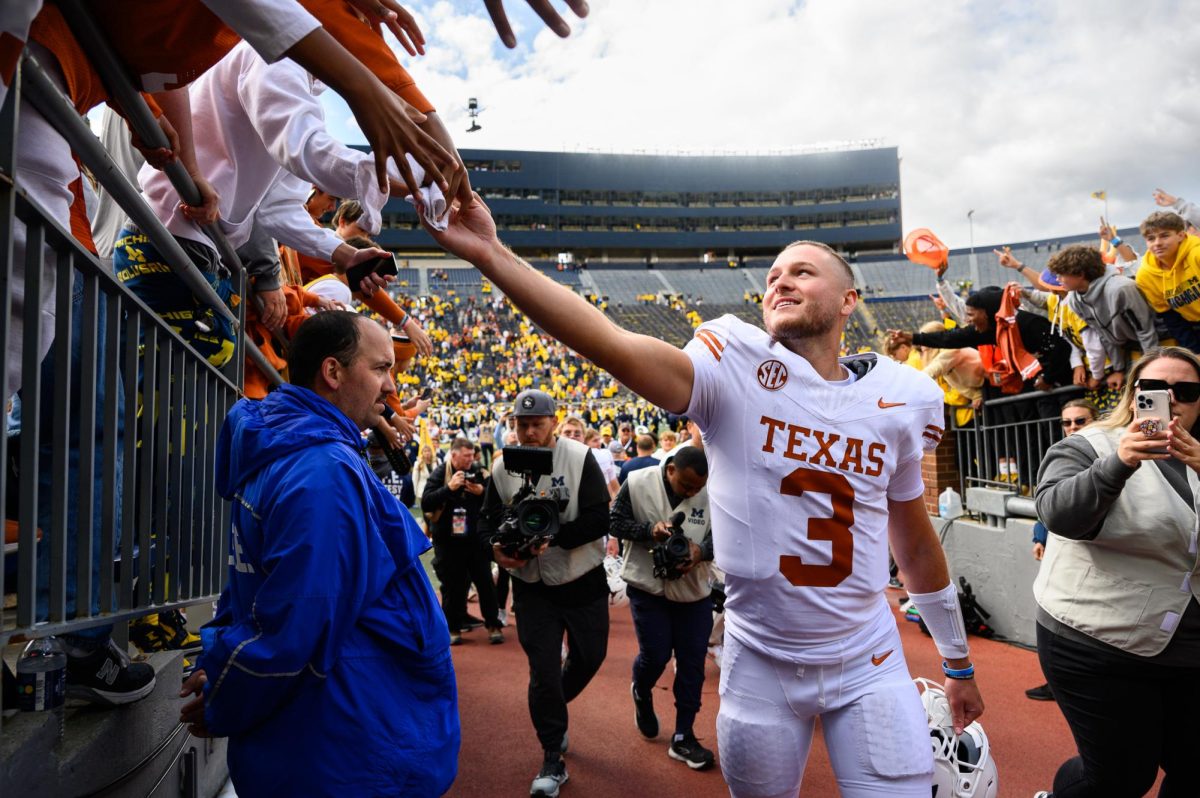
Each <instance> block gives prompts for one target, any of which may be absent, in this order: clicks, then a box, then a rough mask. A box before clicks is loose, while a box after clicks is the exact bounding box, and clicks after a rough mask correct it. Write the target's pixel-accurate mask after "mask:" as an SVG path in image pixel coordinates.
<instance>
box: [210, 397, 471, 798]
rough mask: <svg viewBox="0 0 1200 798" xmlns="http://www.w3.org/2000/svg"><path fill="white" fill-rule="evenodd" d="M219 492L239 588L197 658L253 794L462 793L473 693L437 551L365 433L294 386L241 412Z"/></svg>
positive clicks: (243, 782)
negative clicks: (462, 757)
mask: <svg viewBox="0 0 1200 798" xmlns="http://www.w3.org/2000/svg"><path fill="white" fill-rule="evenodd" d="M217 489H218V491H219V492H220V494H221V495H222V496H223V497H225V498H227V499H230V500H231V501H232V502H233V508H232V516H233V518H232V525H231V530H230V541H229V545H230V552H229V584H228V585H227V586H226V588H225V590H224V592H222V594H221V600H220V604H219V607H218V612H217V617H216V618H215V619H214V620H213V621H212V623H210V624H208V625H207V626H205V627H204V629H203V630H202V638H203V641H204V653H203V655H202V656H201V658H200V662H199V665H200V667H202V668H203V669H204V670H205V672H206V673H207V676H208V684H207V685H206V686H205V700H206V706H205V720H206V722H207V724H208V728H209V730H210V731H212V732H213V733H214V734H217V735H227V736H228V737H229V754H228V759H229V770H230V774H231V776H232V778H233V783H234V786H235V788H236V789H237V792H238V795H239V796H242V798H254V796H266V795H270V796H277V795H289V796H291V795H296V796H301V795H303V796H310V795H311V796H326V795H327V796H350V795H352V796H356V798H361V797H362V796H401V795H402V796H433V795H441V794H442V793H444V792H445V791H446V790H448V789H449V787H450V784H451V783H452V782H453V781H454V776H455V772H456V768H457V759H458V748H459V741H460V735H459V720H458V699H457V693H456V689H455V684H454V669H453V664H452V662H451V659H450V648H449V644H450V636H449V632H448V631H447V628H446V622H445V618H444V616H443V614H442V612H441V610H440V609H439V608H438V604H437V601H436V599H435V597H434V593H433V589H432V587H431V586H430V584H429V579H428V577H427V576H426V575H425V570H424V568H423V567H422V565H421V562H420V560H419V559H418V557H419V556H420V554H421V553H422V552H424V551H425V550H426V549H428V548H429V543H428V541H427V540H426V539H425V536H424V535H422V534H421V531H420V529H419V528H418V527H417V525H416V522H415V521H414V520H413V518H412V516H411V515H410V514H409V512H408V510H406V509H405V508H404V507H402V506H400V503H399V502H398V501H397V500H396V499H395V498H394V497H393V496H392V495H391V494H389V493H388V491H387V490H386V489H385V488H384V486H383V485H382V483H380V481H379V479H378V478H377V477H376V476H375V474H373V473H372V472H371V469H370V468H369V466H368V464H367V460H366V457H365V455H364V453H363V451H362V449H361V439H360V436H359V433H358V430H357V429H355V426H354V424H353V423H352V422H351V421H350V420H349V419H348V418H347V417H346V416H345V415H344V414H343V413H342V412H341V411H339V410H338V409H337V408H336V407H334V406H333V405H332V404H330V403H329V402H327V401H326V400H324V399H322V398H321V397H319V396H317V394H315V393H313V392H312V391H309V390H307V389H304V388H297V387H294V386H283V387H282V388H280V389H279V390H277V391H275V392H274V393H272V394H271V395H270V396H268V397H267V398H266V399H265V400H263V401H261V402H255V401H249V400H243V401H241V402H238V403H237V404H236V405H234V407H233V409H232V410H231V411H230V412H229V416H228V418H227V419H226V420H225V424H224V426H223V428H222V429H221V437H220V441H219V443H218V448H217Z"/></svg>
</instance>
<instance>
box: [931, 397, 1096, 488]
mask: <svg viewBox="0 0 1200 798" xmlns="http://www.w3.org/2000/svg"><path fill="white" fill-rule="evenodd" d="M1082 393H1083V389H1082V388H1079V387H1077V386H1066V387H1063V388H1057V389H1055V390H1053V391H1049V392H1038V393H1035V394H1017V395H1014V396H1005V397H1001V398H998V399H991V400H989V401H987V402H984V405H983V409H982V411H981V412H977V413H976V414H975V417H974V419H972V421H971V423H970V424H969V425H967V426H965V427H963V426H959V425H958V423H957V420H955V424H954V432H955V442H956V443H957V449H958V473H959V487H960V490H961V492H962V493H963V495H966V490H967V488H972V487H990V488H1000V489H1005V490H1010V491H1012V492H1014V493H1016V494H1023V495H1032V494H1033V491H1034V490H1035V489H1036V487H1037V470H1038V467H1039V466H1040V464H1041V462H1042V458H1043V457H1044V456H1045V454H1046V451H1047V450H1048V449H1049V448H1050V447H1051V446H1053V445H1054V444H1055V443H1057V442H1058V441H1060V440H1061V439H1062V427H1061V422H1060V420H1059V417H1058V415H1054V416H1052V417H1040V418H1033V419H1019V420H1011V417H1009V416H1007V415H1006V414H1005V413H1004V409H1006V408H1011V407H1012V406H1014V405H1016V404H1018V403H1029V402H1037V401H1038V400H1043V401H1044V400H1046V399H1052V400H1053V401H1054V402H1055V403H1058V404H1061V403H1062V402H1063V401H1066V400H1067V399H1070V398H1074V397H1075V396H1079V395H1082ZM1042 415H1043V416H1046V414H1042Z"/></svg>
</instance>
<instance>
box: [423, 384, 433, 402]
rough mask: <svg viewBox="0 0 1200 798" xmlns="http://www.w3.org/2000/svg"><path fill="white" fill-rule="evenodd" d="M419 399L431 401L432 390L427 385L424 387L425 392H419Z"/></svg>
mask: <svg viewBox="0 0 1200 798" xmlns="http://www.w3.org/2000/svg"><path fill="white" fill-rule="evenodd" d="M421 398H422V399H425V400H426V401H428V400H429V399H432V398H433V388H430V387H429V386H428V385H426V386H425V390H423V391H421Z"/></svg>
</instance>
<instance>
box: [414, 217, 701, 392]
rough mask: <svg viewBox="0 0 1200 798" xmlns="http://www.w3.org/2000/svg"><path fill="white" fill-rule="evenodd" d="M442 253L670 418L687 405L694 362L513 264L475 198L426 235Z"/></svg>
mask: <svg viewBox="0 0 1200 798" xmlns="http://www.w3.org/2000/svg"><path fill="white" fill-rule="evenodd" d="M426 230H428V231H429V234H430V235H432V236H433V237H434V239H435V240H436V241H437V242H438V243H439V244H440V245H441V246H443V247H444V248H445V249H446V250H447V251H448V252H450V253H451V254H453V255H456V256H457V257H460V258H462V259H463V260H465V261H467V262H469V263H471V264H474V266H475V267H476V268H477V269H479V271H480V272H481V273H482V274H483V275H484V276H485V277H487V278H488V279H489V280H491V281H492V282H493V283H495V284H496V286H497V287H499V288H500V290H501V291H503V292H504V294H505V295H506V296H507V297H508V298H509V299H511V300H512V301H513V304H515V305H516V306H517V307H518V308H520V309H521V310H522V311H524V312H525V313H526V314H527V315H528V316H529V318H531V319H532V320H533V321H534V322H535V323H536V324H537V325H538V326H539V327H541V328H542V329H543V330H545V331H546V332H547V333H549V334H550V335H551V336H552V337H554V338H557V339H558V340H559V341H562V342H563V343H564V344H566V345H567V346H569V347H570V348H571V349H574V350H575V351H576V352H578V353H579V354H581V355H583V356H584V357H586V358H587V359H588V360H591V361H592V362H593V363H595V364H596V365H597V366H599V367H600V368H602V369H604V370H605V371H607V372H608V373H610V374H612V375H613V376H614V377H616V378H617V379H618V380H620V381H621V382H622V383H624V384H625V385H626V386H627V387H628V388H630V389H631V390H632V391H634V392H635V393H637V394H639V395H640V396H643V397H645V398H646V399H647V400H649V401H650V402H652V403H654V404H656V405H658V406H659V407H662V408H665V409H666V410H669V411H671V412H673V413H683V412H684V411H686V410H687V408H688V404H689V403H690V401H691V397H692V377H693V373H692V361H691V359H690V358H688V356H687V355H686V354H684V353H683V351H682V350H680V349H677V348H675V347H673V346H671V345H670V344H668V343H665V342H663V341H660V340H658V339H657V338H651V337H649V336H647V335H639V334H637V333H632V332H630V331H628V330H625V329H622V328H621V327H618V326H617V325H616V324H614V323H613V322H612V321H611V320H610V319H609V318H608V317H607V316H605V315H604V314H603V313H602V312H600V310H599V309H598V308H596V307H595V306H593V305H591V304H589V303H588V302H587V301H586V300H585V299H584V298H583V297H581V296H579V295H578V294H576V293H574V292H573V291H571V290H569V289H568V288H566V287H565V286H562V285H559V284H558V283H556V282H554V281H553V280H551V279H550V278H549V277H547V276H545V275H544V274H541V273H540V272H538V271H537V270H535V269H534V268H533V267H532V266H530V265H529V264H527V263H525V262H524V261H522V260H521V259H520V258H518V257H517V256H516V255H515V254H513V252H512V251H511V250H509V249H508V248H507V247H505V246H504V245H503V244H502V243H500V241H499V239H497V237H496V225H495V224H494V223H493V222H492V215H491V211H489V210H488V207H487V206H486V205H485V204H484V203H483V200H482V199H480V197H479V195H478V194H476V195H475V201H474V202H472V203H471V204H470V205H469V206H468V207H466V208H456V209H454V210H453V211H452V212H451V214H450V226H449V227H448V228H447V229H446V230H445V231H444V232H438V231H436V230H433V229H431V228H429V227H428V226H427V227H426Z"/></svg>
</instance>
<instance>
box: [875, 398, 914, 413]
mask: <svg viewBox="0 0 1200 798" xmlns="http://www.w3.org/2000/svg"><path fill="white" fill-rule="evenodd" d="M906 404H908V402H885V401H883V397H882V396H881V397H879V409H880V410H887V409H888V408H889V407H903V406H904V405H906Z"/></svg>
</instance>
